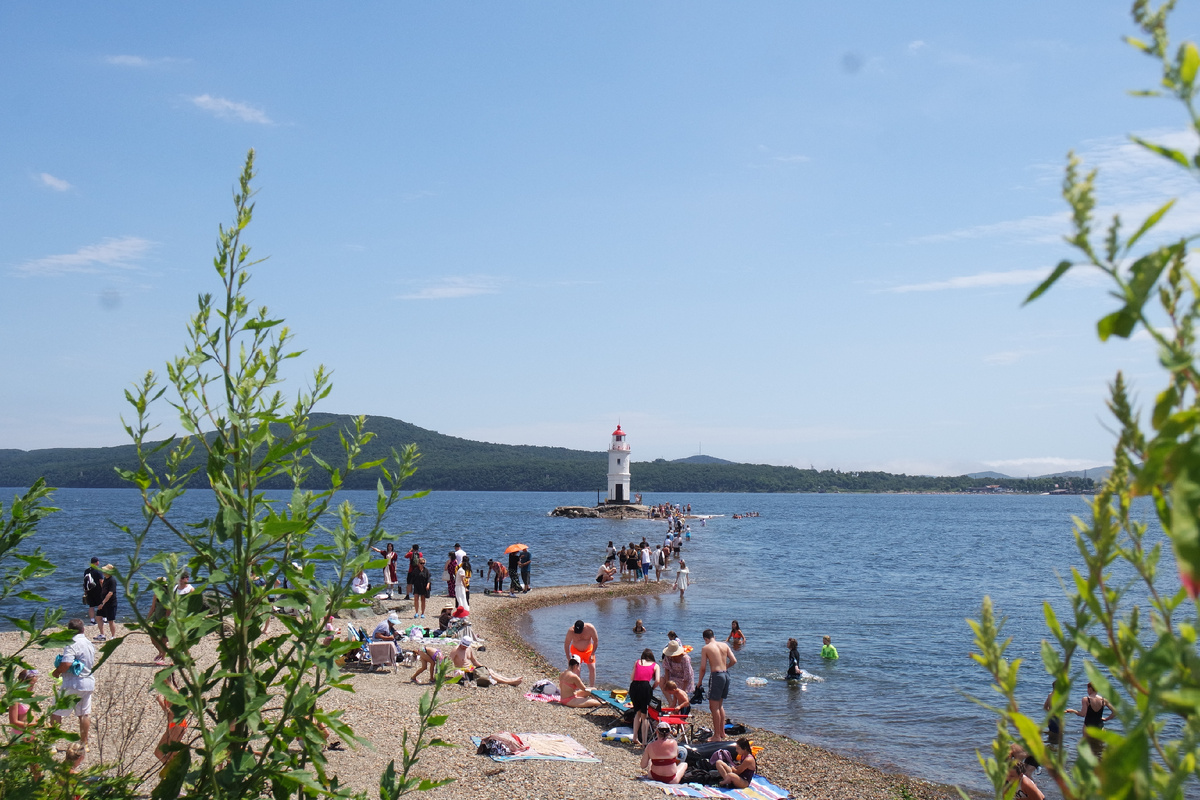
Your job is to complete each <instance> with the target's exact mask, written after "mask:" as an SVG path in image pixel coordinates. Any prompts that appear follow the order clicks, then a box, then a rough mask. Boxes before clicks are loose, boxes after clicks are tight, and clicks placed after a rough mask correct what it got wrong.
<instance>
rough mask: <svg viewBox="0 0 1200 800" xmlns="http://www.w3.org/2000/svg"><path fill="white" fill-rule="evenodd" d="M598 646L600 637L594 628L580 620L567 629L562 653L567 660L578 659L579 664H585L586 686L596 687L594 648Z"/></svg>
mask: <svg viewBox="0 0 1200 800" xmlns="http://www.w3.org/2000/svg"><path fill="white" fill-rule="evenodd" d="M599 644H600V635H599V634H598V633H596V626H595V625H593V624H592V623H590V622H584V621H583V620H581V619H577V620H575V624H574V625H572V626H571V627H570V628H567V636H566V638H565V639H564V640H563V652H564V653H565V654H566V656H567V658H568V659H572V658H574V659H578V660H579V663H581V664H587V668H588V684H589V685H591V686H595V685H596V647H597V645H599Z"/></svg>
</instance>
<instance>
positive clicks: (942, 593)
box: [0, 489, 1177, 790]
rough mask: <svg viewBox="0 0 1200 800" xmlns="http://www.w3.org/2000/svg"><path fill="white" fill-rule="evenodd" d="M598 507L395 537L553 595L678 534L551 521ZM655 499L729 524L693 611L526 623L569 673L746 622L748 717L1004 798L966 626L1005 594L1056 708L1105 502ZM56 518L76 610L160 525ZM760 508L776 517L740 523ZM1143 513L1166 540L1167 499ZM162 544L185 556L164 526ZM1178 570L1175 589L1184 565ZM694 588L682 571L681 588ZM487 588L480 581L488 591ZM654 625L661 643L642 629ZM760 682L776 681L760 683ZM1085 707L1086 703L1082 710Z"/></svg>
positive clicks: (445, 501) (706, 547) (93, 500)
mask: <svg viewBox="0 0 1200 800" xmlns="http://www.w3.org/2000/svg"><path fill="white" fill-rule="evenodd" d="M17 491H18V490H16V489H10V490H0V498H3V499H4V500H5V501H7V499H8V498H11V496H12V495H13V494H15V493H16V492H17ZM278 496H279V497H280V498H282V497H284V496H285V495H284V494H283V493H280V494H279V495H278ZM345 498H346V499H349V500H350V501H351V502H352V503H354V504H356V505H358V506H360V507H362V508H369V507H370V506H371V505H372V503H373V500H374V494H373V493H371V492H346V493H345ZM594 502H595V497H594V495H592V494H588V493H543V492H435V493H432V494H430V495H428V496H427V497H424V498H420V499H416V500H413V501H411V502H404V503H400V504H398V506H397V507H396V508H395V509H394V510H393V512H392V514H391V516H390V518H389V519H388V528H389V530H391V531H393V532H395V533H396V534H397V535H399V544H398V547H401V548H403V549H406V548H407V546H408V545H409V544H411V543H414V542H416V543H419V544H420V545H421V547H422V550H423V551H424V552H425V553H426V554H427V556H428V557H429V558H430V562H431V564H434V565H438V564H440V563H441V562H440V561H439V559H440V557H441V554H443V553H446V552H448V551H449V550H451V549H452V548H453V546H454V545H455V544H456V543H461V544H462V545H463V547H464V548H465V549H466V550H467V552H468V553H470V554H471V557H472V558H471V560H472V564H473V565H474V566H475V568H476V569H480V568H484V567H485V566H486V563H487V560H488V558H506V557H505V556H503V555H502V554H503V552H504V549H505V548H506V547H507V546H508V545H511V544H514V543H521V544H525V545H527V546H528V547H529V549H530V553H531V555H532V583H533V585H534V587H535V588H538V589H545V588H547V587H553V586H562V585H571V584H583V583H594V581H595V575H596V570H597V567H598V566H599V564H600V563H601V562H603V560H604V555H605V549H606V546H607V545H608V543H609V542H610V541H612V542H615V543H616V545H617V546H618V547H619V546H620V545H621V544H622V543H628V542H640V541H641V539H642V537H645V538H646V539H647V540H648V541H651V542H654V541H659V542H661V541H662V538H663V536H664V534H665V533H666V523H665V522H662V521H658V520H623V521H616V520H603V519H565V518H558V517H552V516H550V515H549V512H550V511H551V510H552V509H553V508H555V507H556V506H562V505H590V504H593V503H594ZM643 502H645V503H647V504H653V503H661V502H671V503H679V504H683V505H687V504H690V505H691V507H692V512H693V514H702V515H714V516H712V517H711V518H709V519H706V520H704V521H703V522H701V521H700V520H692V521H691V523H690V525H691V538H690V540H687V541H686V542H685V545H684V548H683V558H684V560H685V561H686V562H687V565H688V568H689V570H690V573H691V587H690V588H689V589H688V591H687V594H686V595H685V596H684V597H683V598H682V599H681V598H680V597H679V594H678V592H670V591H666V592H663V593H660V594H657V595H653V596H640V597H631V598H622V599H609V600H598V601H595V602H589V603H576V604H572V605H567V606H552V607H548V608H544V609H539V610H537V611H534V612H533V613H531V614H529V615H526V616H525V617H524V618H523V619H522V620H521V622H520V626H521V633H522V634H523V635H524V636H526V637H527V638H528V639H529V640H530V641H531V642H532V643H533V644H534V645H535V646H536V647H537V648H538V649H539V650H540V651H541V652H542V653H543V654H544V655H545V656H546V657H547V658H549V659H550V660H551V661H553V662H555V663H558V662H559V661H562V653H563V650H562V647H563V637H564V635H565V633H566V631H567V628H568V627H569V626H570V625H571V623H573V622H574V621H575V620H576V619H583V620H586V621H588V622H591V623H593V624H594V625H595V626H596V628H597V630H598V631H599V635H600V647H599V650H598V683H599V684H601V685H607V686H626V685H628V683H629V674H630V671H631V669H632V667H633V663H634V661H635V660H636V659H637V658H638V656H639V654H640V653H641V652H642V650H643V648H647V647H649V648H650V649H652V650H653V651H654V652H655V653H656V654H657V653H658V652H660V651H661V649H662V648H663V647H664V646H665V645H666V644H667V632H668V631H670V630H674V631H676V632H677V633H678V635H679V637H680V638H681V639H682V641H683V643H684V644H690V645H692V646H693V647H695V649H696V653H695V655H696V659H695V660H694V664H695V666H697V667H698V666H699V660H698V655H699V648H700V645H701V644H702V639H701V632H702V631H703V630H704V629H705V628H712V629H713V630H714V631H715V632H716V634H717V636H718V638H720V639H724V638H725V637H726V636H727V635H728V633H729V630H730V625H731V622H732V620H737V621H738V622H739V624H740V626H741V628H742V630H743V631H744V633H745V635H746V644H745V646H744V647H742V648H741V649H740V650H739V651H738V652H737V659H738V663H737V665H736V666H735V667H734V668H733V670H732V671H731V676H732V678H733V688H732V690H731V692H730V696H729V699H728V700H727V701H726V704H725V708H726V711H727V714H728V716H729V718H730V720H731V721H734V722H742V723H745V724H747V725H750V726H755V727H762V728H767V729H770V730H773V731H776V732H778V733H781V734H785V735H787V736H790V737H792V738H794V739H797V740H800V741H804V742H811V743H813V744H816V745H820V746H822V747H825V748H828V749H830V750H834V751H837V752H840V753H844V754H846V755H849V756H851V757H854V758H856V759H859V760H862V761H864V762H866V763H869V764H872V765H874V766H878V767H881V768H883V769H886V770H891V771H900V772H904V773H907V774H909V775H913V776H915V777H919V778H923V779H926V780H930V781H936V782H941V783H949V784H956V785H960V786H962V787H963V788H965V789H968V790H987V789H988V788H989V787H988V784H987V781H986V779H985V777H984V775H983V773H982V771H981V769H980V767H979V764H978V762H977V760H976V752H977V751H978V750H985V751H986V749H987V748H988V746H989V743H990V741H991V737H992V735H993V734H994V732H995V720H994V717H993V716H992V715H991V714H989V713H988V712H987V711H986V710H985V709H984V708H982V707H981V706H980V705H979V704H977V703H976V702H974V701H973V700H972V698H979V699H982V700H984V701H987V702H990V701H991V700H993V699H994V698H995V695H994V694H993V693H992V692H991V690H990V688H989V680H988V677H987V675H986V674H985V673H984V672H983V671H982V669H981V668H980V667H978V666H977V665H976V664H975V663H974V662H973V661H972V660H971V658H970V653H971V651H972V647H973V644H972V634H971V630H970V628H969V627H968V625H967V622H966V620H967V619H968V618H978V616H979V611H980V605H981V602H982V600H983V597H984V596H985V595H988V596H990V597H991V598H992V600H993V602H994V603H995V605H996V608H997V609H998V611H999V613H1000V614H1001V615H1002V616H1003V617H1004V620H1005V624H1004V635H1005V636H1006V637H1011V639H1012V641H1011V644H1010V645H1009V649H1008V655H1009V656H1010V657H1013V658H1021V659H1023V660H1024V665H1023V667H1022V670H1021V674H1022V675H1023V676H1024V679H1023V680H1022V682H1021V690H1020V699H1021V703H1022V706H1023V707H1024V708H1026V709H1028V710H1029V711H1030V712H1031V713H1034V712H1036V713H1038V714H1040V709H1041V704H1042V702H1043V700H1044V699H1045V697H1046V695H1047V693H1048V692H1049V690H1050V685H1049V680H1048V679H1047V677H1046V675H1045V672H1044V671H1043V669H1042V668H1041V661H1040V647H1041V642H1042V640H1043V639H1044V638H1047V636H1048V634H1047V632H1046V629H1045V622H1044V616H1043V603H1045V602H1047V601H1048V602H1049V603H1050V604H1051V606H1053V607H1054V608H1055V609H1056V610H1058V611H1059V612H1062V611H1063V610H1064V609H1065V608H1066V602H1065V600H1063V592H1062V586H1061V583H1062V581H1064V580H1066V581H1069V580H1070V570H1071V567H1072V566H1077V565H1079V564H1080V563H1081V559H1080V556H1079V552H1078V550H1077V547H1076V544H1075V540H1074V537H1073V535H1072V530H1073V527H1072V516H1073V515H1078V516H1081V517H1086V516H1087V513H1088V508H1087V505H1086V499H1085V498H1082V497H1079V496H1028V495H969V496H967V495H961V496H960V495H890V494H889V495H869V494H868V495H862V494H855V495H848V494H677V495H669V496H668V495H659V494H646V495H645V496H644V498H643ZM5 504H6V505H7V502H6V503H5ZM53 504H54V505H55V506H57V507H59V508H60V509H61V511H60V512H58V513H56V514H53V515H51V516H50V517H49V518H48V519H47V520H45V521H44V522H43V523H42V525H41V526H40V528H39V532H38V533H37V535H36V536H35V537H34V539H33V540H32V542H31V544H34V545H37V546H40V547H41V549H42V550H43V551H45V552H46V553H47V554H48V556H49V557H50V559H51V560H52V561H54V562H55V563H56V564H57V565H58V567H59V570H58V572H57V573H55V574H54V575H53V576H52V577H51V578H49V579H48V580H46V581H44V582H42V583H41V584H40V585H35V586H33V587H32V588H33V589H34V590H35V591H38V592H39V593H40V594H42V595H43V596H45V597H47V598H48V599H49V601H50V603H51V604H54V605H62V606H63V607H64V608H66V610H67V613H68V615H74V614H76V613H80V612H82V611H83V608H82V606H81V605H80V595H81V578H82V573H83V570H84V568H85V567H86V566H87V564H88V560H89V559H90V557H91V556H97V557H99V558H100V559H101V561H102V563H107V562H112V563H114V564H118V565H120V564H122V563H124V559H125V557H126V556H125V554H126V552H127V551H128V548H129V539H128V536H127V535H126V534H124V533H122V532H121V531H120V530H118V529H117V527H116V526H117V525H136V524H137V523H139V522H140V521H141V515H140V513H139V496H138V494H137V493H136V492H135V491H133V490H126V489H61V490H59V491H57V492H56V494H55V496H54V503H53ZM211 509H212V500H211V497H210V496H208V495H206V494H205V493H204V492H202V491H194V492H189V493H188V494H186V495H185V496H184V497H183V498H182V499H181V501H180V502H179V503H178V504H177V511H178V512H179V519H180V520H181V521H195V520H200V519H203V518H204V517H205V516H206V515H207V514H208V513H210V512H211ZM747 512H753V513H755V514H757V516H750V517H745V518H742V519H734V515H735V514H739V515H741V514H745V513H747ZM1135 512H1136V515H1137V516H1138V517H1139V518H1141V519H1144V520H1146V521H1147V522H1149V523H1150V524H1151V526H1152V528H1155V529H1156V526H1155V524H1154V521H1153V514H1152V513H1151V508H1150V507H1149V505H1139V506H1137V507H1135ZM401 534H402V535H401ZM1151 535H1152V536H1154V535H1159V536H1161V533H1157V534H1155V533H1152V534H1151ZM147 545H148V547H149V548H150V549H152V550H178V549H180V548H179V544H178V542H177V541H176V540H174V539H173V538H172V537H171V535H170V534H169V533H167V532H166V531H165V530H164V529H161V527H160V528H159V529H156V531H155V532H153V533H152V534H151V536H150V538H149V539H148V542H147ZM433 571H434V572H435V574H436V573H437V571H438V570H437V569H436V568H435V569H434V570H433ZM1162 572H1163V578H1162V580H1164V581H1165V582H1166V583H1167V589H1168V590H1174V589H1175V588H1176V584H1174V581H1176V580H1177V579H1176V578H1175V576H1174V574H1173V571H1172V570H1169V569H1164V570H1162ZM674 575H675V571H674V569H673V568H672V569H669V570H668V572H667V574H666V575H664V577H663V580H664V581H673V580H674ZM151 577H153V576H151ZM377 577H378V573H376V575H373V576H372V580H373V582H374V581H375V580H376V579H377ZM487 585H490V584H489V582H488V581H487V580H485V579H483V578H479V577H477V578H476V579H475V581H474V582H473V585H472V589H473V590H474V591H482V590H483V589H484V588H485V586H487ZM6 603H7V608H4V609H0V614H2V615H3V616H4V617H6V618H7V617H14V616H16V617H25V616H28V614H29V613H30V612H31V611H33V610H34V609H33V608H32V607H30V605H29V604H28V603H26V602H25V601H23V600H19V599H13V598H10V599H9V600H8V601H6ZM639 619H640V620H641V621H642V623H643V625H644V626H645V628H646V631H645V633H641V634H635V633H634V632H633V628H634V624H635V622H636V621H637V620H639ZM4 625H5V626H6V627H9V628H11V623H7V622H6V623H4ZM825 635H828V636H831V637H832V639H833V643H834V645H835V646H836V647H837V649H838V651H839V653H840V655H841V658H840V659H838V660H837V661H824V660H823V659H821V658H820V655H819V654H820V650H821V637H822V636H825ZM789 637H794V638H795V639H797V640H798V641H799V643H800V653H801V656H802V660H801V666H802V667H804V668H805V669H806V670H807V671H809V672H811V673H813V674H814V675H815V676H817V677H819V678H820V679H821V681H819V682H812V683H808V684H803V685H799V686H798V685H794V684H789V683H788V682H786V681H785V680H784V679H783V676H784V671H785V669H786V668H787V640H788V638H789ZM585 677H586V674H585ZM748 678H763V679H765V680H766V683H765V684H764V685H748V684H747V683H746V679H748ZM1079 700H1080V698H1078V697H1076V698H1073V699H1072V703H1073V705H1076V706H1077V705H1078V703H1079ZM1067 726H1068V741H1069V742H1071V741H1074V740H1077V739H1078V737H1079V733H1080V730H1079V728H1080V722H1079V720H1078V718H1076V717H1073V716H1068V717H1067ZM1040 782H1041V783H1042V784H1043V788H1049V787H1048V786H1047V785H1046V784H1048V781H1045V780H1042V781H1040Z"/></svg>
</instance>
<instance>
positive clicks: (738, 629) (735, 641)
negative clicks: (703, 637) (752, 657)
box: [725, 619, 746, 647]
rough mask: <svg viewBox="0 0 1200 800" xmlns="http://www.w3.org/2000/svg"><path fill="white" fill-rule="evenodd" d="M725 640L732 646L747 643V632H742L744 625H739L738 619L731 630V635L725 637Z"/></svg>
mask: <svg viewBox="0 0 1200 800" xmlns="http://www.w3.org/2000/svg"><path fill="white" fill-rule="evenodd" d="M725 641H726V642H728V643H729V645H730V646H731V647H741V646H742V645H744V644H745V643H746V634H744V633H742V626H741V625H738V621H737V620H736V619H735V620H734V621H733V625H732V627H731V628H730V630H729V635H728V636H727V637H725Z"/></svg>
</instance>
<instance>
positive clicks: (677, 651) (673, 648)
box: [662, 641, 687, 658]
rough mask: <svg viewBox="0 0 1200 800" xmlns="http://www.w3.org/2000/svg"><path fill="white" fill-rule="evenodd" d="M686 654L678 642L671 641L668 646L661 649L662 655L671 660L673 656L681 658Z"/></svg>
mask: <svg viewBox="0 0 1200 800" xmlns="http://www.w3.org/2000/svg"><path fill="white" fill-rule="evenodd" d="M686 652H687V650H685V649H684V647H683V645H682V644H680V643H679V642H678V641H672V642H671V643H670V644H669V645H667V646H666V647H664V648H663V651H662V654H663V656H664V657H665V658H671V657H673V656H681V655H683V654H684V653H686Z"/></svg>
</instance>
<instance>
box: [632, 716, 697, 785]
mask: <svg viewBox="0 0 1200 800" xmlns="http://www.w3.org/2000/svg"><path fill="white" fill-rule="evenodd" d="M678 759H679V742H677V741H675V738H674V737H673V736H671V726H670V725H668V724H667V723H665V722H660V723H658V738H656V739H655V740H654V741H653V742H651V743H650V744H648V745H646V750H645V752H643V753H642V769H644V770H646V774H647V775H648V776H649V777H650V780H652V781H659V782H661V783H679V781H680V780H682V779H683V773H685V772H687V762H686V761H684V762H680V761H679V760H678Z"/></svg>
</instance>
